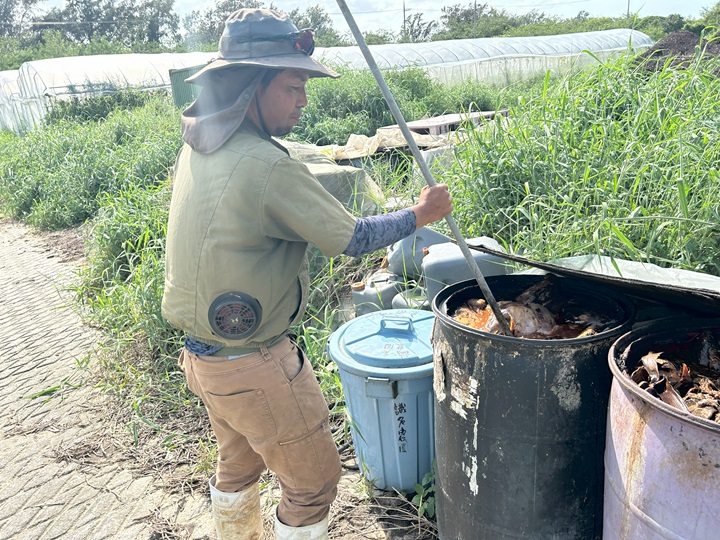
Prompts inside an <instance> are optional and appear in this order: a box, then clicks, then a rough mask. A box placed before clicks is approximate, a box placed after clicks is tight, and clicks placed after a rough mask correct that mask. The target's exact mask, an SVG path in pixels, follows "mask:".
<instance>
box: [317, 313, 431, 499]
mask: <svg viewBox="0 0 720 540" xmlns="http://www.w3.org/2000/svg"><path fill="white" fill-rule="evenodd" d="M434 321H435V314H434V313H432V312H428V311H423V310H415V309H388V310H383V311H375V312H372V313H367V314H365V315H361V316H360V317H357V318H355V319H353V320H351V321H349V322H347V323H345V324H344V325H343V326H342V327H340V328H339V329H338V330H336V331H335V332H334V333H333V334H332V336H330V340H329V342H328V354H329V356H330V358H332V359H333V360H334V361H335V363H336V364H337V366H338V368H339V373H340V382H341V384H342V387H343V391H344V393H345V402H346V405H347V408H348V412H349V415H350V417H351V424H350V431H351V433H352V437H353V443H354V446H355V453H356V455H357V458H358V462H359V465H360V469H361V471H362V473H363V475H364V476H365V478H366V479H367V480H368V481H370V482H371V483H373V484H374V485H375V486H376V487H377V488H379V489H383V490H392V489H397V490H399V491H413V490H414V488H415V484H416V483H418V482H420V481H421V480H422V477H423V476H424V475H425V474H426V473H428V472H430V470H431V467H432V462H433V459H434V458H435V443H434V437H433V433H434V420H433V390H432V377H433V363H432V356H433V351H432V345H431V343H430V336H431V335H432V328H433V323H434Z"/></svg>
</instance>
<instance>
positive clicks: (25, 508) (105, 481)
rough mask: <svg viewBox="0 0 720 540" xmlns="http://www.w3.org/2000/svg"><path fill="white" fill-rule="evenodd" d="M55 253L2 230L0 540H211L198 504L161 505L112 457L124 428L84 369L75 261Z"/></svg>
mask: <svg viewBox="0 0 720 540" xmlns="http://www.w3.org/2000/svg"><path fill="white" fill-rule="evenodd" d="M55 244H56V247H59V248H61V251H60V252H58V251H56V250H55V249H52V248H50V247H48V242H47V235H46V236H45V237H42V236H38V235H36V234H34V233H32V232H31V231H30V230H29V229H27V228H26V227H24V226H21V225H18V224H14V223H10V222H7V221H3V222H0V261H1V262H0V297H2V311H1V312H0V336H2V337H0V351H1V352H2V364H1V367H0V370H1V371H0V405H1V406H0V417H1V418H2V420H1V423H0V426H1V427H0V462H2V464H3V465H2V468H1V469H0V539H3V540H4V539H10V538H12V539H15V540H23V539H28V540H29V539H50V538H63V539H86V538H87V539H101V538H108V539H114V540H116V539H125V538H127V539H132V540H138V539H145V538H147V539H150V538H167V536H163V531H177V532H182V534H181V535H178V536H177V537H178V538H179V537H184V538H198V539H199V538H211V537H212V534H213V533H212V526H211V524H210V521H209V514H208V504H207V501H206V499H205V497H204V496H200V495H198V496H192V495H184V496H182V497H180V496H178V495H170V494H167V493H166V492H165V491H164V490H163V488H162V486H161V485H159V484H158V482H157V480H156V479H155V478H153V477H152V476H149V475H148V474H145V473H143V471H141V470H137V469H135V468H133V466H132V463H128V461H127V460H126V459H125V458H123V457H122V453H120V452H118V446H119V445H120V444H122V442H121V441H122V439H123V438H126V437H125V430H124V426H122V425H113V424H112V423H108V422H107V421H106V420H107V418H106V417H107V413H106V410H107V409H106V407H107V400H108V399H109V398H108V397H107V396H104V395H103V394H102V393H101V392H100V391H99V390H97V389H95V388H93V387H92V385H90V384H84V383H85V382H86V379H87V377H88V376H89V375H88V373H87V371H84V370H83V369H81V366H82V365H83V364H85V363H86V362H87V361H88V359H89V358H91V355H92V353H93V348H94V347H95V344H96V342H97V341H98V337H99V336H98V335H97V333H96V332H94V331H93V330H91V329H89V328H87V327H84V326H83V324H82V323H81V321H80V319H79V318H78V316H77V315H76V314H75V313H74V312H73V310H72V309H70V308H69V307H68V306H69V304H70V302H71V298H70V295H69V294H68V293H67V292H64V288H65V287H67V286H68V285H69V284H70V283H71V282H72V279H73V275H74V274H73V271H74V270H75V268H76V267H77V262H78V259H77V254H73V253H72V252H68V251H67V249H64V248H67V247H68V246H65V245H64V244H63V243H59V242H57V241H56V242H55ZM33 396H36V397H33Z"/></svg>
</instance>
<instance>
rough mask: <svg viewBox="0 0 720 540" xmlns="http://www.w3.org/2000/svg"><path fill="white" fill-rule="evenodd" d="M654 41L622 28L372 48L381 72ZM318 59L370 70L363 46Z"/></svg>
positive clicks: (326, 51)
mask: <svg viewBox="0 0 720 540" xmlns="http://www.w3.org/2000/svg"><path fill="white" fill-rule="evenodd" d="M652 45H653V41H652V39H651V38H650V37H649V36H647V35H646V34H643V33H642V32H638V31H637V30H630V29H626V28H620V29H615V30H602V31H597V32H582V33H576V34H560V35H555V36H534V37H496V38H477V39H455V40H448V41H431V42H423V43H402V44H387V45H370V46H369V49H370V51H371V52H372V55H373V58H374V60H375V62H376V63H377V65H378V67H379V68H381V69H386V68H406V67H412V66H417V67H423V66H432V65H436V64H453V63H463V62H473V61H477V60H489V59H493V58H500V57H518V56H566V55H578V54H581V53H582V52H583V51H586V50H587V51H591V52H597V51H623V50H627V49H628V47H632V48H645V47H651V46H652ZM315 58H316V59H318V60H321V61H325V62H329V63H332V64H340V65H346V66H348V67H351V68H367V63H366V61H365V58H364V56H363V55H362V52H361V51H360V48H359V47H329V48H319V49H317V52H316V53H315Z"/></svg>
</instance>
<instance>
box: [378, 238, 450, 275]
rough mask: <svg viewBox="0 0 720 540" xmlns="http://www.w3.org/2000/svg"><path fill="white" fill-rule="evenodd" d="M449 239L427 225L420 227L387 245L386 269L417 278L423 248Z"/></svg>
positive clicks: (420, 269)
mask: <svg viewBox="0 0 720 540" xmlns="http://www.w3.org/2000/svg"><path fill="white" fill-rule="evenodd" d="M449 241H450V238H449V237H447V236H445V235H444V234H441V233H439V232H437V231H434V230H432V229H430V228H429V227H420V228H419V229H418V230H417V231H415V232H414V233H413V234H411V235H410V236H408V237H406V238H403V239H402V240H400V241H399V242H395V243H394V244H392V245H391V246H389V247H388V249H387V262H388V270H390V271H391V272H393V273H394V274H397V275H400V276H405V278H407V279H416V278H419V277H420V275H421V274H422V259H423V249H424V248H427V247H430V246H432V245H434V244H444V243H446V242H449Z"/></svg>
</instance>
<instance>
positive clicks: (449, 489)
mask: <svg viewBox="0 0 720 540" xmlns="http://www.w3.org/2000/svg"><path fill="white" fill-rule="evenodd" d="M542 278H543V276H538V275H509V276H494V277H493V276H491V277H488V278H487V282H488V285H489V287H490V290H491V291H492V292H493V295H494V296H495V298H496V300H498V301H500V300H514V299H515V298H516V297H517V295H518V294H520V293H521V292H523V291H524V290H526V289H527V288H528V287H530V286H531V285H533V284H535V283H537V282H538V281H539V280H541V279H542ZM557 279H558V282H559V283H560V286H559V287H555V289H554V290H559V291H561V298H557V297H554V300H555V301H559V302H561V304H562V306H563V311H564V313H563V315H564V316H565V317H567V318H568V320H570V319H571V318H572V317H574V316H575V315H579V314H582V313H587V312H588V311H589V312H592V313H595V314H602V315H603V317H607V318H608V319H610V320H613V321H615V322H614V323H612V324H610V325H609V326H608V327H607V328H606V329H604V330H602V331H600V332H599V333H597V334H595V335H592V336H588V337H583V338H575V339H560V340H536V339H523V338H516V337H508V336H504V335H495V334H492V333H488V332H483V331H479V330H476V329H473V328H470V327H468V326H465V325H463V324H460V323H458V322H457V321H455V320H454V319H452V317H451V316H450V315H451V314H452V313H453V312H454V310H455V308H456V307H457V306H459V305H462V304H463V303H464V302H465V301H467V300H468V299H473V298H482V297H483V295H482V292H481V290H480V288H479V287H478V285H477V282H475V281H474V280H470V281H463V282H461V283H457V284H455V285H451V286H450V287H447V288H445V289H443V290H442V291H441V292H440V293H439V294H438V295H437V296H436V297H435V299H434V301H433V311H434V312H435V315H436V321H435V328H434V330H433V360H434V369H435V372H434V383H433V384H434V391H435V399H436V403H435V445H436V459H437V468H436V476H435V498H436V505H437V520H438V529H439V534H440V539H441V540H471V539H472V540H483V539H486V540H504V539H518V538H522V539H544V540H547V539H554V540H566V539H568V540H569V539H582V540H590V539H600V538H601V536H602V519H603V512H602V504H603V475H604V468H603V452H604V445H605V421H606V413H607V405H608V398H609V391H610V384H611V381H612V376H611V373H610V370H609V368H608V365H607V354H608V350H609V349H610V346H611V345H612V343H613V341H614V340H615V339H617V337H618V336H620V335H621V334H623V333H625V332H626V331H628V329H629V328H630V325H631V323H632V319H633V316H634V312H635V310H634V305H633V303H632V302H631V301H630V300H628V299H626V298H625V297H624V296H623V295H620V294H615V293H614V292H612V291H610V290H609V289H604V288H600V287H598V286H596V285H593V286H592V287H585V286H584V285H583V282H582V281H581V280H577V279H572V278H557Z"/></svg>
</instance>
